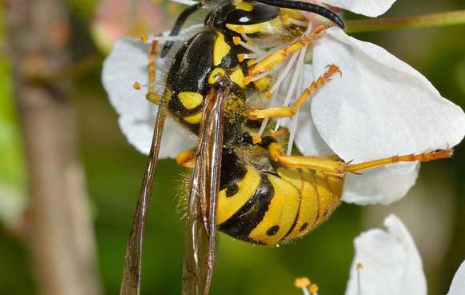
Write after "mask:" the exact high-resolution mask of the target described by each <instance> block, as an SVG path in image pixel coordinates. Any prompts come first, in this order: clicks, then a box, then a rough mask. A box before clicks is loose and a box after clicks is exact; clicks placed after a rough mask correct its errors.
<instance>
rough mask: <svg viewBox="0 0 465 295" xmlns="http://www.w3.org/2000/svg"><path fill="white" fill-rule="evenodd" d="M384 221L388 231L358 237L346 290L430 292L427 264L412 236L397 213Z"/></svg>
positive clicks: (395, 294)
mask: <svg viewBox="0 0 465 295" xmlns="http://www.w3.org/2000/svg"><path fill="white" fill-rule="evenodd" d="M384 225H385V226H386V228H387V231H384V230H381V229H372V230H369V231H366V232H364V233H362V234H360V235H359V236H358V237H357V238H356V239H355V241H354V244H355V257H354V260H353V262H352V267H351V272H350V279H349V282H348V284H347V290H346V293H345V294H346V295H359V294H363V295H375V294H376V295H402V294H409V295H426V293H427V292H426V278H425V274H424V272H423V265H422V262H421V257H420V254H419V253H418V249H417V247H416V246H415V242H414V241H413V239H412V236H411V235H410V233H409V232H408V230H407V228H406V227H405V225H404V224H403V223H402V222H401V221H400V220H399V219H398V218H397V217H396V216H395V215H391V216H388V217H387V218H386V219H385V221H384ZM359 264H360V265H361V267H359V266H358V265H359Z"/></svg>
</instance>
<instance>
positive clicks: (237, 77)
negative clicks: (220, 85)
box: [230, 67, 246, 88]
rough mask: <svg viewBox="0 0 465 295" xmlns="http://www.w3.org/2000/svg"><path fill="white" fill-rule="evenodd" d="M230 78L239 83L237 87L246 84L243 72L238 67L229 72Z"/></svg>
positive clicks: (243, 86)
mask: <svg viewBox="0 0 465 295" xmlns="http://www.w3.org/2000/svg"><path fill="white" fill-rule="evenodd" d="M230 78H231V80H232V81H233V82H234V83H236V84H237V85H239V87H241V88H245V86H246V85H245V84H244V72H242V69H241V68H240V67H238V68H237V69H235V70H234V71H233V72H232V73H231V75H230Z"/></svg>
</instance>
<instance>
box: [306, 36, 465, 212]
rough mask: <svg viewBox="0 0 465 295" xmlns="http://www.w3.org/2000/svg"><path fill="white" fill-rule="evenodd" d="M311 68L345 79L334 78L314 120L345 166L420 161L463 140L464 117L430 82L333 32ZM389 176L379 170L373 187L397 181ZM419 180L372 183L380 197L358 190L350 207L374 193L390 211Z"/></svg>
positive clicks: (315, 106)
mask: <svg viewBox="0 0 465 295" xmlns="http://www.w3.org/2000/svg"><path fill="white" fill-rule="evenodd" d="M313 60H314V71H315V73H318V74H321V73H323V72H324V71H325V68H326V66H327V65H329V64H332V63H334V64H336V65H337V66H339V67H340V69H341V71H342V77H335V78H334V79H333V80H332V81H331V82H329V83H328V84H326V85H324V87H323V88H322V89H321V90H320V91H319V92H318V93H316V94H315V96H314V97H313V99H312V106H311V114H312V117H313V121H314V123H315V126H316V128H317V130H318V132H319V133H320V135H321V137H322V138H323V140H324V141H325V142H326V143H327V144H328V145H329V147H330V148H331V149H332V150H333V151H334V152H335V153H336V154H337V155H339V156H340V157H341V158H342V159H344V160H345V161H351V160H354V163H359V162H364V161H370V160H375V159H381V158H385V157H391V156H395V155H406V154H411V153H422V152H425V151H431V150H435V149H441V148H445V147H446V146H447V144H449V145H450V146H454V145H456V144H458V143H459V142H460V141H461V140H462V139H463V137H464V135H465V115H464V113H463V111H462V109H460V108H459V107H458V106H456V105H455V104H453V103H451V102H450V101H448V100H446V99H444V98H442V97H441V95H440V94H439V93H438V91H437V90H436V89H435V88H434V87H433V86H432V85H431V83H430V82H429V81H428V80H427V79H426V78H425V77H423V76H422V75H421V74H420V73H418V72H417V71H416V70H414V69H413V68H411V67H410V66H409V65H407V64H406V63H404V62H402V61H400V60H399V59H397V58H395V57H394V56H392V55H391V54H389V53H388V52H387V51H385V50H384V49H382V48H380V47H378V46H376V45H373V44H370V43H366V42H361V41H358V40H356V39H354V38H351V37H349V36H347V35H345V33H344V32H343V31H342V30H340V29H337V28H332V29H329V30H328V31H327V35H326V36H324V37H323V38H322V39H321V40H320V41H319V42H318V43H317V44H316V46H315V48H314V58H313ZM393 166H395V165H391V166H390V167H391V168H389V169H392V167H393ZM383 169H384V170H386V169H388V168H386V167H385V168H381V169H380V170H379V171H380V172H378V173H379V174H378V176H373V179H379V180H382V179H383V177H386V179H389V178H392V177H393V175H392V173H390V172H389V171H388V170H386V171H385V172H386V173H387V174H386V175H384V176H382V172H381V171H382V170H383ZM410 169H412V167H410ZM363 173H364V174H367V175H368V174H369V173H371V172H370V171H364V172H363ZM389 174H391V175H390V176H389ZM415 178H416V176H414V175H411V178H410V179H405V181H404V180H403V183H401V184H398V185H397V184H396V183H397V182H394V183H389V184H390V185H381V184H380V183H377V184H376V183H373V184H372V185H371V187H372V188H373V189H376V190H375V191H370V190H363V188H362V187H363V186H364V185H365V184H366V183H360V184H357V186H358V187H359V188H362V190H361V191H359V194H360V195H359V196H358V197H357V196H355V195H352V196H351V197H350V198H346V199H347V200H349V199H352V200H351V202H353V201H354V200H355V199H363V198H366V197H369V195H367V194H366V193H367V192H368V191H370V193H371V194H373V195H374V196H375V198H378V197H379V196H382V195H389V196H390V197H389V198H388V199H387V200H386V199H383V200H382V203H389V202H391V201H392V200H395V199H398V198H400V197H402V195H400V192H402V191H407V190H408V188H406V187H405V185H406V184H408V183H410V184H412V185H413V183H414V180H415ZM397 179H399V177H397ZM382 183H386V184H388V183H387V182H386V181H384V182H382ZM348 185H349V186H350V187H352V188H355V187H356V185H355V184H353V185H352V184H351V183H350V182H348ZM364 191H365V192H364ZM396 194H397V195H396ZM363 203H373V202H363Z"/></svg>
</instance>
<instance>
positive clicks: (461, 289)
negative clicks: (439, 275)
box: [447, 261, 465, 295]
mask: <svg viewBox="0 0 465 295" xmlns="http://www.w3.org/2000/svg"><path fill="white" fill-rule="evenodd" d="M463 294H465V261H464V262H462V264H461V265H460V267H459V270H458V271H457V272H456V273H455V276H454V279H453V280H452V284H451V285H450V290H449V293H447V295H463Z"/></svg>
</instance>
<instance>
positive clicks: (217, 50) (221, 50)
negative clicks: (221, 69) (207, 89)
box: [213, 32, 231, 66]
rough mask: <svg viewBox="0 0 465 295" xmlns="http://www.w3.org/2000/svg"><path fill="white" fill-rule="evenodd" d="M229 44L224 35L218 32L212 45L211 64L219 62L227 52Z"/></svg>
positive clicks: (229, 49)
mask: <svg viewBox="0 0 465 295" xmlns="http://www.w3.org/2000/svg"><path fill="white" fill-rule="evenodd" d="M230 51H231V46H229V44H228V43H226V41H225V40H224V35H223V34H222V33H220V32H218V38H217V39H216V41H215V44H214V45H213V65H215V66H217V65H219V64H221V61H222V60H223V58H224V57H225V56H226V55H228V54H229V52H230Z"/></svg>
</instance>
